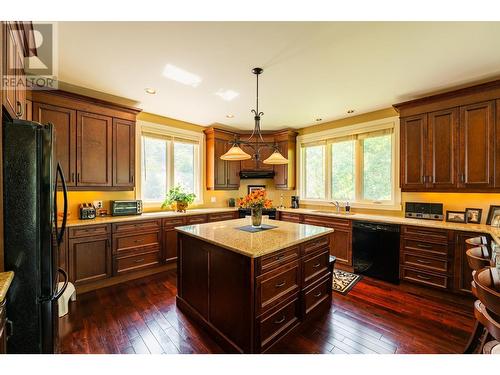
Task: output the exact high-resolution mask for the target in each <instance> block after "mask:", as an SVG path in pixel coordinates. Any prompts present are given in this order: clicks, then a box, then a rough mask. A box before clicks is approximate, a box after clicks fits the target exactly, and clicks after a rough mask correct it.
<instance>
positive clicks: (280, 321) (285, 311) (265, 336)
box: [260, 298, 300, 348]
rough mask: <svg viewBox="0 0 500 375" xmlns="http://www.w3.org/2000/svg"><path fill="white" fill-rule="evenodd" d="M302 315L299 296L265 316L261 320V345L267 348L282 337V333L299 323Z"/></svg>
mask: <svg viewBox="0 0 500 375" xmlns="http://www.w3.org/2000/svg"><path fill="white" fill-rule="evenodd" d="M299 316H300V304H299V300H298V299H297V298H295V299H293V300H292V301H290V302H288V303H286V304H285V305H284V306H283V307H281V308H279V309H278V310H277V311H275V312H270V314H269V315H267V316H263V317H262V318H261V321H260V345H261V348H265V347H267V346H269V345H270V344H272V343H273V342H274V341H276V339H278V338H280V337H282V336H283V335H282V333H284V332H285V331H287V330H288V329H291V328H293V326H294V325H295V324H296V323H298V321H299Z"/></svg>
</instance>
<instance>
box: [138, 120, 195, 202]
mask: <svg viewBox="0 0 500 375" xmlns="http://www.w3.org/2000/svg"><path fill="white" fill-rule="evenodd" d="M135 132H136V133H135V139H136V142H135V149H136V153H135V154H136V156H137V157H136V158H135V168H136V171H137V174H138V178H137V179H136V199H142V186H141V185H142V133H143V132H146V133H151V134H152V135H157V136H158V137H160V138H161V137H173V138H181V139H185V140H189V141H193V142H196V143H197V144H198V147H197V148H195V155H194V161H195V174H194V178H195V181H194V185H195V194H196V199H195V201H194V202H193V204H194V205H202V204H203V170H204V168H205V165H204V160H203V155H205V134H204V133H202V132H195V131H191V130H184V129H179V128H175V127H171V126H168V125H161V124H155V123H153V122H148V121H142V120H139V121H137V123H136V130H135ZM167 147H168V148H169V149H168V150H167V152H168V154H169V155H170V154H171V152H170V148H171V147H172V144H171V143H168V144H167ZM167 162H168V163H173V159H172V158H170V159H169V160H168V161H167ZM167 169H168V170H169V171H170V173H169V175H168V176H167V180H168V183H171V181H173V179H174V175H173V174H174V170H173V165H172V164H171V165H170V168H167ZM162 203H163V200H161V201H160V200H155V201H151V200H149V201H146V200H143V206H144V207H146V208H158V209H160V208H161V204H162Z"/></svg>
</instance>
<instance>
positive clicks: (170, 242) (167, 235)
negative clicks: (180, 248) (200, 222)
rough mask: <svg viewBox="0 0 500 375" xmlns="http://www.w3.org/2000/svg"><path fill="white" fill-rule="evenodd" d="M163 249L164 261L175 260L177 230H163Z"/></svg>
mask: <svg viewBox="0 0 500 375" xmlns="http://www.w3.org/2000/svg"><path fill="white" fill-rule="evenodd" d="M163 249H164V257H165V262H167V263H171V262H175V261H176V260H177V231H176V230H175V229H173V228H170V229H164V230H163Z"/></svg>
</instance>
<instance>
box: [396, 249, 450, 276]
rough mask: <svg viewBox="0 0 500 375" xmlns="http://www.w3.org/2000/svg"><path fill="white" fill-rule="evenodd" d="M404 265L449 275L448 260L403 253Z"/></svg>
mask: <svg viewBox="0 0 500 375" xmlns="http://www.w3.org/2000/svg"><path fill="white" fill-rule="evenodd" d="M402 255H403V257H402V258H403V259H402V264H403V265H405V266H410V267H413V268H418V269H423V270H428V271H434V272H440V273H448V272H449V263H448V260H446V259H442V258H433V257H429V256H424V255H420V254H414V253H408V252H406V251H403V253H402Z"/></svg>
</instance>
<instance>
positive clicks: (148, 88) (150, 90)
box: [144, 87, 156, 95]
mask: <svg viewBox="0 0 500 375" xmlns="http://www.w3.org/2000/svg"><path fill="white" fill-rule="evenodd" d="M144 91H146V93H148V94H151V95H154V94H156V89H153V88H151V87H147V88H145V89H144Z"/></svg>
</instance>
